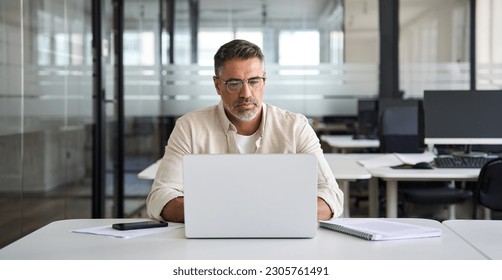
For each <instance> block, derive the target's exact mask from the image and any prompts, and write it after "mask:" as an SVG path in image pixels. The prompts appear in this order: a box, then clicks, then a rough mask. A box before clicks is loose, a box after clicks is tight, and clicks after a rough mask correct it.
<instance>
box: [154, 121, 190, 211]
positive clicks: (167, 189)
mask: <svg viewBox="0 0 502 280" xmlns="http://www.w3.org/2000/svg"><path fill="white" fill-rule="evenodd" d="M187 143H190V140H189V134H188V133H187V132H186V131H185V130H184V128H183V125H182V123H181V122H179V121H178V122H176V125H175V127H174V129H173V131H172V133H171V135H170V137H169V141H168V144H167V146H166V148H165V153H164V156H163V157H162V160H161V163H160V166H159V169H158V170H157V174H156V176H155V179H154V181H153V184H152V189H151V191H150V193H149V194H148V196H147V199H146V206H147V213H148V216H149V217H150V218H153V219H157V220H163V218H162V217H161V216H160V214H161V212H162V209H163V208H164V206H165V205H166V204H167V203H168V202H169V201H171V200H172V199H174V198H176V197H180V196H183V183H182V181H183V178H182V158H183V155H184V154H187V153H188V152H189V148H188V145H187Z"/></svg>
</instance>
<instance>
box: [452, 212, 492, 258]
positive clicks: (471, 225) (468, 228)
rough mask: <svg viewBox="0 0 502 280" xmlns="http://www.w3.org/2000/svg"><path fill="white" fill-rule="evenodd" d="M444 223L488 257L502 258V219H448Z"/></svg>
mask: <svg viewBox="0 0 502 280" xmlns="http://www.w3.org/2000/svg"><path fill="white" fill-rule="evenodd" d="M443 224H444V225H446V226H447V227H448V228H450V229H451V230H453V231H454V232H455V233H457V234H458V235H459V236H460V237H462V238H463V239H464V240H465V241H467V242H468V243H469V244H471V245H472V246H473V247H474V248H476V249H477V250H479V251H480V252H481V253H482V254H483V255H485V256H486V257H487V258H488V259H493V260H502V239H501V237H502V220H447V221H444V222H443Z"/></svg>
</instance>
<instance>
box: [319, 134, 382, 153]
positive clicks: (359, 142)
mask: <svg viewBox="0 0 502 280" xmlns="http://www.w3.org/2000/svg"><path fill="white" fill-rule="evenodd" d="M321 141H324V142H326V143H327V144H328V145H329V146H330V147H331V148H332V150H333V152H339V153H347V152H352V151H357V150H361V149H377V148H379V147H380V141H379V140H377V139H353V138H352V135H321Z"/></svg>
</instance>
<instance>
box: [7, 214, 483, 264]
mask: <svg viewBox="0 0 502 280" xmlns="http://www.w3.org/2000/svg"><path fill="white" fill-rule="evenodd" d="M130 221H133V220H132V219H76V220H62V221H57V222H53V223H50V224H48V225H46V226H44V227H42V228H40V229H38V230H36V231H34V232H33V233H31V234H29V235H27V236H25V237H23V238H21V239H19V240H18V241H15V242H14V243H12V244H10V245H8V246H6V247H4V248H2V249H0V259H10V260H19V259H32V260H41V259H51V260H67V259H85V260H104V259H107V260H110V259H111V260H123V259H149V260H155V259H162V260H209V259H211V260H372V259H384V260H398V259H405V260H417V259H418V260H441V259H446V260H454V259H469V260H474V259H486V258H485V256H484V255H483V254H481V253H480V252H478V251H477V250H476V249H475V248H473V247H472V246H471V245H470V244H468V243H467V242H465V241H464V240H463V239H462V238H461V237H460V236H458V235H457V234H456V233H454V232H453V231H452V230H451V229H449V228H448V227H446V226H445V225H443V224H441V223H439V222H438V221H434V220H427V219H398V221H400V222H407V223H412V224H418V225H424V226H430V227H436V228H441V229H442V230H443V234H442V236H441V237H435V238H423V239H409V240H394V241H367V240H364V239H360V238H357V237H353V236H350V235H346V234H342V233H338V232H334V231H331V230H328V229H322V228H319V229H318V231H317V236H316V237H315V238H311V239H186V238H185V231H184V228H178V229H174V230H171V231H168V230H166V232H163V233H157V234H152V235H146V236H141V237H136V238H129V239H121V238H110V237H105V236H96V235H89V234H79V233H73V232H70V231H71V230H74V229H82V228H89V227H97V226H104V225H111V224H113V223H118V222H130ZM134 221H137V219H136V220H134Z"/></svg>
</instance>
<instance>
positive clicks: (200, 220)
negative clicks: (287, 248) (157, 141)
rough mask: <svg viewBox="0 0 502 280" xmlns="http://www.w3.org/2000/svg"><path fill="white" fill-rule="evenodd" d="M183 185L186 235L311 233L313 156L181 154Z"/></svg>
mask: <svg viewBox="0 0 502 280" xmlns="http://www.w3.org/2000/svg"><path fill="white" fill-rule="evenodd" d="M183 184H184V189H185V190H184V195H185V198H184V199H185V234H186V237H187V238H311V237H314V236H315V234H316V231H317V159H316V157H315V155H311V154H219V155H214V154H213V155H208V154H201V155H186V156H184V157H183Z"/></svg>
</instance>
